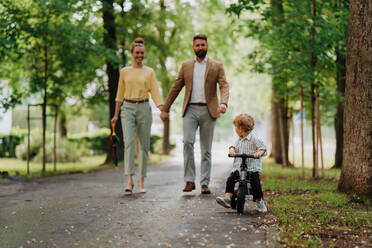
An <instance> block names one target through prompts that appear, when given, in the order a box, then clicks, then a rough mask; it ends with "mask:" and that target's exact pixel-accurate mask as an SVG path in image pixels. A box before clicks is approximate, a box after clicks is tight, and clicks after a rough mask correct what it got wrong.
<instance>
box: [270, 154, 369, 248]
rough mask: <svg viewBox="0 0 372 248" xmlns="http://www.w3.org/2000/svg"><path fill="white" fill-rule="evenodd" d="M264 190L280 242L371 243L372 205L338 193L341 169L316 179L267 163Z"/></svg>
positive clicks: (303, 244)
mask: <svg viewBox="0 0 372 248" xmlns="http://www.w3.org/2000/svg"><path fill="white" fill-rule="evenodd" d="M263 176H264V189H265V195H266V196H270V197H268V198H269V199H270V200H269V201H268V205H269V209H270V210H271V211H272V212H273V213H274V214H275V215H276V216H277V218H278V221H279V227H280V242H281V243H283V244H285V245H287V246H289V247H356V246H359V247H364V246H367V245H368V244H371V242H372V237H371V236H372V212H371V210H372V202H371V201H370V200H367V199H362V198H359V197H357V196H355V195H347V194H341V193H338V192H337V191H336V188H337V182H338V178H339V176H340V170H339V169H329V170H325V177H324V178H321V179H313V178H312V177H311V169H306V173H305V178H306V179H305V180H303V179H302V178H301V170H300V169H297V168H295V169H287V168H285V169H284V168H282V167H281V166H280V165H277V164H275V163H273V162H272V161H271V160H266V161H265V162H264V165H263Z"/></svg>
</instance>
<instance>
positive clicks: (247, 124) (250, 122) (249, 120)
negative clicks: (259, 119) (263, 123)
mask: <svg viewBox="0 0 372 248" xmlns="http://www.w3.org/2000/svg"><path fill="white" fill-rule="evenodd" d="M233 124H234V125H235V126H236V127H239V128H241V129H242V130H243V131H245V132H251V131H252V130H253V128H254V118H253V117H252V116H251V115H249V114H240V115H238V116H236V117H235V118H234V121H233Z"/></svg>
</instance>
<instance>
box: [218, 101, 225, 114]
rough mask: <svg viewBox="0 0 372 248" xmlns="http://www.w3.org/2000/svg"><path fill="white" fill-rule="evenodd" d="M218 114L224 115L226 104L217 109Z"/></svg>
mask: <svg viewBox="0 0 372 248" xmlns="http://www.w3.org/2000/svg"><path fill="white" fill-rule="evenodd" d="M217 111H218V113H221V114H224V113H225V112H226V104H224V103H221V104H220V106H219V107H218V108H217Z"/></svg>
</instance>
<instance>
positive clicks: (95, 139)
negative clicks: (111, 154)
mask: <svg viewBox="0 0 372 248" xmlns="http://www.w3.org/2000/svg"><path fill="white" fill-rule="evenodd" d="M110 135H111V133H110V130H109V129H108V128H101V129H99V130H97V131H96V132H95V133H94V134H88V133H81V134H77V135H73V136H71V137H69V138H68V140H69V141H71V142H73V143H75V144H76V145H77V146H78V147H79V149H80V151H81V153H82V154H84V155H102V154H105V153H106V152H107V147H108V145H109V142H110Z"/></svg>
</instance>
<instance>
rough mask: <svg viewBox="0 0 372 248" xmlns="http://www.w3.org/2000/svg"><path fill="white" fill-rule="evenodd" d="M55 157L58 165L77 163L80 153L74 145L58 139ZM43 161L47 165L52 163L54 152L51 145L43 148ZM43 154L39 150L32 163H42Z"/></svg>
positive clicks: (50, 143)
mask: <svg viewBox="0 0 372 248" xmlns="http://www.w3.org/2000/svg"><path fill="white" fill-rule="evenodd" d="M56 146H57V149H56V156H57V158H56V159H57V162H58V163H68V162H78V161H80V153H79V152H78V149H77V147H76V145H75V144H73V143H71V142H69V141H68V140H67V139H59V140H58V141H57V145H56ZM45 152H46V153H45V161H46V162H47V163H52V162H53V161H54V150H53V143H52V142H49V143H48V144H46V146H45ZM42 160H43V152H42V149H40V150H39V152H38V154H37V155H36V156H35V158H34V159H33V161H35V162H42Z"/></svg>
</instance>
